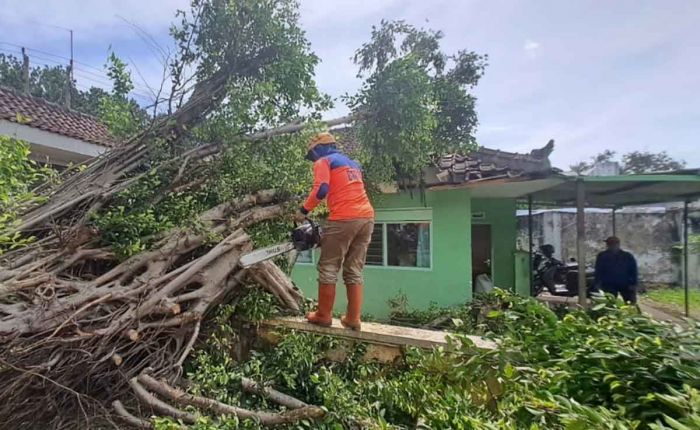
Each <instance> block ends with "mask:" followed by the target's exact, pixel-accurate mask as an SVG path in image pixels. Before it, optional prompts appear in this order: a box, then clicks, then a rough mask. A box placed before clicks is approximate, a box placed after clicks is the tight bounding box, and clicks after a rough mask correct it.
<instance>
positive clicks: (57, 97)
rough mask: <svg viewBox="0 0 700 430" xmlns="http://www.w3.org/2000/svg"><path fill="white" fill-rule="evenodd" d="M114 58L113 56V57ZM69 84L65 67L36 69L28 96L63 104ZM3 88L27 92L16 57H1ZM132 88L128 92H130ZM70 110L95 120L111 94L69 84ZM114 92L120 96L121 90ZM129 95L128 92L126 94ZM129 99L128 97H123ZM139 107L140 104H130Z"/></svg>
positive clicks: (97, 89) (0, 66)
mask: <svg viewBox="0 0 700 430" xmlns="http://www.w3.org/2000/svg"><path fill="white" fill-rule="evenodd" d="M112 55H113V54H112ZM108 77H109V78H110V79H111V80H112V81H113V83H115V85H120V84H119V83H117V82H116V81H115V80H114V77H113V76H112V75H110V74H109V73H108ZM67 82H68V70H67V68H66V67H64V66H60V65H57V66H36V67H31V68H30V70H29V94H30V95H32V96H34V97H39V98H42V99H44V100H47V101H50V102H52V103H58V104H61V103H62V102H63V100H64V95H65V91H66V84H67ZM0 85H2V86H5V87H9V88H13V89H15V90H18V91H22V90H23V89H24V82H23V80H22V61H21V59H18V58H17V57H15V56H13V55H5V54H0ZM131 88H133V87H130V89H129V91H130V90H131ZM70 91H71V109H73V110H75V111H78V112H82V113H85V114H88V115H92V116H99V114H100V100H101V99H103V98H104V97H106V96H109V93H108V92H107V91H105V90H103V89H102V88H98V87H90V88H89V89H88V90H86V91H82V90H80V89H78V88H77V87H76V82H75V81H72V82H71V83H70ZM115 91H117V93H119V94H121V93H122V91H121V88H116V87H115ZM127 93H128V91H127ZM122 96H123V97H127V94H122ZM130 103H131V104H132V105H134V106H136V107H138V104H137V103H136V102H135V101H133V100H130Z"/></svg>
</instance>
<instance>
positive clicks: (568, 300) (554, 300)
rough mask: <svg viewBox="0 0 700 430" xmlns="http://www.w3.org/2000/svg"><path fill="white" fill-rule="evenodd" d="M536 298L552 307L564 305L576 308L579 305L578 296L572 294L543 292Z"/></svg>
mask: <svg viewBox="0 0 700 430" xmlns="http://www.w3.org/2000/svg"><path fill="white" fill-rule="evenodd" d="M536 299H537V300H538V301H539V302H541V303H544V304H546V305H548V306H549V307H553V306H556V305H565V306H567V307H568V308H570V309H575V308H578V307H579V306H580V305H579V302H578V301H579V297H578V296H573V297H565V296H552V295H550V294H547V293H544V294H541V295H539V296H537V297H536Z"/></svg>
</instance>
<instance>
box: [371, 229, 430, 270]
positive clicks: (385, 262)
mask: <svg viewBox="0 0 700 430" xmlns="http://www.w3.org/2000/svg"><path fill="white" fill-rule="evenodd" d="M374 224H375V225H377V224H378V225H381V226H382V264H381V265H379V264H365V268H367V269H380V270H386V269H390V270H415V271H420V272H431V271H432V270H433V255H434V252H433V243H434V240H433V222H432V220H427V219H426V220H416V219H411V220H405V221H399V220H387V221H375V222H374ZM388 224H428V226H429V229H430V234H429V235H428V241H429V243H428V247H429V249H430V260H429V261H430V264H429V266H428V267H409V266H390V265H389V245H388V241H387V231H388V228H387V225H388Z"/></svg>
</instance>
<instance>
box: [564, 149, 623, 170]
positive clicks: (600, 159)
mask: <svg viewBox="0 0 700 430" xmlns="http://www.w3.org/2000/svg"><path fill="white" fill-rule="evenodd" d="M615 154H616V152H615V151H611V150H609V149H606V150H605V151H603V152H601V153H599V154H597V155H595V156H593V157H591V161H581V162H579V163H576V164H572V165H570V166H569V169H571V171H572V172H575V173H576V174H578V175H582V174H583V173H585V172H586V170H588V169H590V168H591V167H593V166H595V165H596V164H597V163H604V162H606V161H612V160H613V159H614V158H615Z"/></svg>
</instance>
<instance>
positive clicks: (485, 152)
mask: <svg viewBox="0 0 700 430" xmlns="http://www.w3.org/2000/svg"><path fill="white" fill-rule="evenodd" d="M331 132H332V133H333V134H334V135H335V137H336V139H337V141H338V147H339V148H340V149H341V150H343V151H344V152H346V153H348V154H352V153H353V152H355V151H357V150H358V149H359V146H360V143H359V141H358V140H357V134H356V131H355V129H354V128H353V127H347V126H346V127H340V128H335V129H332V130H331ZM553 150H554V140H550V141H549V142H548V143H547V144H546V145H545V146H544V147H542V148H539V149H534V150H532V151H530V152H529V153H527V154H519V153H515V152H508V151H501V150H498V149H490V148H484V147H479V148H478V149H476V150H474V151H471V152H469V153H467V154H446V155H443V156H441V157H439V159H437V160H435V163H434V165H432V166H427V167H426V169H425V170H424V178H423V179H424V181H425V184H426V185H427V186H428V187H431V186H440V185H460V184H465V183H473V182H480V181H488V180H495V179H503V178H517V177H523V179H525V178H539V177H544V176H547V175H549V174H551V173H553V172H554V169H553V168H552V164H551V163H550V161H549V155H550V154H551V153H552V151H553Z"/></svg>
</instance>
